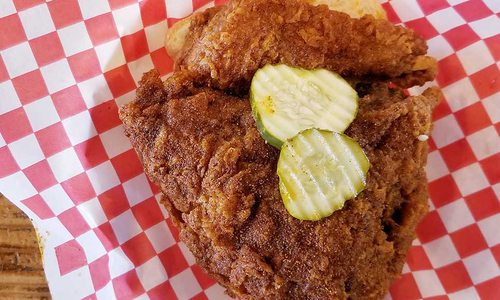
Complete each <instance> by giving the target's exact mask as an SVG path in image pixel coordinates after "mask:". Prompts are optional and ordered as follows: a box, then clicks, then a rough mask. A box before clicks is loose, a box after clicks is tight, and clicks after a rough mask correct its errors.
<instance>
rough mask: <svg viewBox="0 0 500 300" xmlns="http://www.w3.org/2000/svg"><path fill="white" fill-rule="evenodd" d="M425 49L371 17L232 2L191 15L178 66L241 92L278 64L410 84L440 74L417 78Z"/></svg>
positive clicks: (301, 5)
mask: <svg viewBox="0 0 500 300" xmlns="http://www.w3.org/2000/svg"><path fill="white" fill-rule="evenodd" d="M426 51H427V46H426V44H425V42H424V40H422V39H421V38H419V37H417V36H416V35H415V33H414V32H413V31H411V30H409V29H405V28H403V27H399V26H394V25H392V24H391V23H390V22H388V21H386V20H377V19H375V18H373V17H372V16H365V17H362V18H361V19H351V18H350V17H349V16H348V15H347V14H344V13H341V12H337V11H331V10H329V9H328V7H327V6H312V5H309V4H307V3H306V2H304V1H299V0H287V1H281V0H279V1H278V0H234V1H231V2H230V3H229V4H228V5H226V6H224V7H222V8H212V9H208V10H207V11H205V12H203V13H200V14H197V15H196V16H194V18H193V20H192V21H191V28H190V33H189V34H188V38H187V41H186V44H185V46H184V49H183V50H182V51H181V53H180V55H179V57H178V60H177V63H178V66H177V67H178V69H180V70H189V71H190V72H191V73H193V77H195V78H196V79H197V80H200V81H201V82H202V83H208V84H210V85H211V86H212V87H216V88H220V89H227V88H229V89H232V90H243V91H246V89H245V87H248V84H249V82H250V80H251V78H252V76H253V74H254V73H255V71H256V70H257V69H258V68H260V67H262V66H264V65H265V64H268V63H278V62H286V63H287V64H290V65H294V66H299V67H303V68H307V69H313V68H318V67H323V68H327V69H330V70H332V71H335V72H338V73H340V74H341V75H342V76H347V77H365V76H369V77H374V78H380V79H389V78H390V79H392V80H393V81H396V82H398V83H401V84H402V85H404V86H412V85H414V84H423V83H424V82H426V81H428V80H429V79H431V78H433V76H434V75H435V65H433V66H430V67H429V68H428V69H425V70H418V71H417V72H414V71H415V70H414V65H415V62H416V61H417V58H419V57H422V56H423V55H425V53H426Z"/></svg>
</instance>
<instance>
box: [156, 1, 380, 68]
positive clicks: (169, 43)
mask: <svg viewBox="0 0 500 300" xmlns="http://www.w3.org/2000/svg"><path fill="white" fill-rule="evenodd" d="M302 1H306V2H307V3H310V4H312V5H327V6H328V8H329V9H331V10H336V11H341V12H344V13H346V14H348V15H350V16H351V17H353V18H360V17H362V16H364V15H372V16H374V17H375V18H377V19H387V16H386V14H385V10H384V8H383V7H382V5H380V3H379V2H378V1H377V0H302ZM201 9H202V10H204V9H203V8H201ZM202 10H198V11H197V12H195V14H196V13H200V12H202ZM216 11H217V10H212V13H215V12H216ZM191 18H193V15H191V16H189V17H186V18H184V19H182V20H181V21H179V22H176V23H175V24H174V25H172V26H171V27H170V26H169V27H168V30H167V34H166V36H165V48H166V49H167V52H168V54H169V55H170V57H172V58H173V59H174V60H175V59H177V56H178V55H179V53H180V52H181V50H182V47H183V46H184V43H185V41H186V36H187V34H188V32H189V26H190V24H191Z"/></svg>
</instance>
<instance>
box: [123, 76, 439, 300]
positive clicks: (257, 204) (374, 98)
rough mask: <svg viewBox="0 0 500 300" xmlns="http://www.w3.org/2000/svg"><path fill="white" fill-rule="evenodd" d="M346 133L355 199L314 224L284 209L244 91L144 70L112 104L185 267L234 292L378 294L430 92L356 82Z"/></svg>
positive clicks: (407, 216) (423, 196)
mask: <svg viewBox="0 0 500 300" xmlns="http://www.w3.org/2000/svg"><path fill="white" fill-rule="evenodd" d="M360 93H363V94H365V96H363V97H362V98H361V99H360V111H359V114H358V116H357V118H356V120H355V121H354V122H353V123H352V125H351V126H350V128H349V129H348V130H347V134H348V135H349V136H351V137H353V138H354V139H355V140H356V141H358V143H359V144H360V145H361V146H362V147H363V149H364V151H365V152H366V154H367V156H368V158H369V160H370V162H371V168H370V170H369V173H368V176H367V179H368V184H367V187H366V189H365V191H363V192H362V193H361V194H360V195H359V196H358V197H357V198H356V199H353V200H350V201H347V202H346V205H345V207H344V208H343V209H342V210H339V211H336V212H335V213H334V214H333V215H331V216H330V217H327V218H325V219H323V220H321V221H317V222H310V221H300V220H297V219H295V218H293V217H292V216H291V215H289V214H288V213H287V211H286V210H285V207H284V205H283V203H282V201H281V197H280V193H279V189H278V177H277V175H276V164H277V158H278V154H279V153H278V150H277V149H275V148H273V147H271V146H269V145H268V144H266V143H265V141H264V140H263V139H262V138H261V137H260V135H259V133H258V131H257V129H256V127H255V122H254V120H253V118H252V114H251V108H250V104H249V101H248V98H247V97H246V96H244V97H235V96H230V95H227V94H225V93H223V92H221V91H217V90H213V89H210V88H206V87H195V86H193V85H192V84H191V81H190V80H188V79H187V78H186V77H185V76H184V74H182V73H177V74H174V76H172V77H170V78H169V79H167V81H166V82H165V83H162V82H161V80H160V78H159V75H158V73H157V72H155V71H151V72H149V73H147V74H146V75H145V76H144V78H143V80H142V81H141V86H140V88H139V89H138V92H137V98H136V100H135V101H134V102H132V103H130V104H128V105H126V106H125V107H123V108H122V109H121V111H120V116H121V119H122V120H123V122H124V125H125V132H126V134H127V135H128V136H129V137H130V140H131V141H132V144H133V146H134V148H135V149H136V151H137V153H138V154H139V156H140V158H141V159H142V161H143V163H144V167H145V170H146V172H147V174H148V175H149V177H150V178H151V179H152V180H153V181H154V182H155V183H156V184H158V185H159V186H160V188H161V190H162V192H163V193H164V195H165V196H164V199H163V203H164V204H165V206H166V207H167V209H168V211H169V213H170V215H171V217H172V219H173V220H174V222H175V223H176V225H177V226H178V227H179V229H180V236H181V239H182V241H184V242H185V243H186V244H187V246H188V247H189V249H190V250H191V251H192V252H193V254H194V255H195V257H196V259H197V262H198V263H199V264H200V265H201V266H202V267H203V268H204V269H205V270H206V271H207V272H208V273H209V274H210V275H212V276H213V277H215V278H216V279H217V280H218V281H219V282H220V283H221V284H222V285H223V286H225V287H226V288H227V289H228V291H229V293H230V294H231V295H233V296H237V297H240V298H241V299H318V300H319V299H347V298H350V299H381V298H383V296H384V295H385V294H386V292H387V289H388V286H389V284H390V283H391V282H392V281H393V280H394V278H395V277H396V276H398V275H399V274H400V272H401V268H402V266H403V263H404V260H405V256H406V252H407V250H408V248H409V247H410V245H411V241H412V240H413V238H414V236H415V234H414V230H415V226H416V224H417V222H418V221H419V220H420V219H421V217H422V216H423V215H424V214H425V212H426V210H427V181H426V177H425V172H424V169H423V167H424V165H425V161H426V155H427V144H426V143H425V142H420V141H419V140H418V139H417V137H418V136H419V135H421V134H428V133H429V131H430V124H431V112H432V109H433V108H434V106H435V105H436V103H437V101H438V97H439V91H437V90H436V89H430V90H427V91H426V92H425V93H424V94H423V95H421V96H415V97H407V96H405V95H404V94H403V93H402V92H401V91H400V90H394V89H389V88H387V86H386V85H383V84H374V85H372V86H369V87H366V86H365V87H364V88H363V91H361V90H360Z"/></svg>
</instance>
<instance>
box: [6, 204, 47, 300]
mask: <svg viewBox="0 0 500 300" xmlns="http://www.w3.org/2000/svg"><path fill="white" fill-rule="evenodd" d="M0 299H50V293H49V288H48V286H47V282H46V280H45V274H44V272H43V267H42V259H41V256H40V251H39V249H38V242H37V236H36V232H35V229H34V228H33V226H32V225H31V221H30V220H29V219H28V217H26V215H25V214H24V213H23V212H22V211H20V210H19V209H18V208H17V207H16V206H14V205H13V204H12V203H10V202H9V201H8V200H7V199H6V198H5V197H3V196H2V195H1V194H0Z"/></svg>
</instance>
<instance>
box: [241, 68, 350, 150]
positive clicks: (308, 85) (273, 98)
mask: <svg viewBox="0 0 500 300" xmlns="http://www.w3.org/2000/svg"><path fill="white" fill-rule="evenodd" d="M250 101H251V104H252V111H253V114H254V118H255V120H256V123H257V128H258V129H259V132H260V134H261V135H262V137H263V138H264V139H265V140H266V141H267V142H268V143H269V144H271V145H273V146H274V147H276V148H278V149H279V148H281V145H282V144H283V142H285V141H286V140H287V139H289V138H291V137H293V136H294V135H296V134H297V133H299V132H300V131H302V130H304V129H307V128H319V129H324V130H331V131H335V132H344V130H345V129H346V128H347V127H348V126H349V124H351V122H352V121H353V120H354V118H355V117H356V113H357V110H358V94H357V93H356V91H355V90H354V89H353V88H352V87H351V86H350V85H349V83H348V82H347V81H345V80H344V79H343V78H342V77H340V76H339V75H338V74H336V73H333V72H330V71H328V70H325V69H316V70H305V69H300V68H294V67H289V66H287V65H283V64H279V65H266V66H265V67H263V68H261V69H259V70H258V71H257V72H256V73H255V76H254V77H253V79H252V84H251V87H250Z"/></svg>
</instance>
